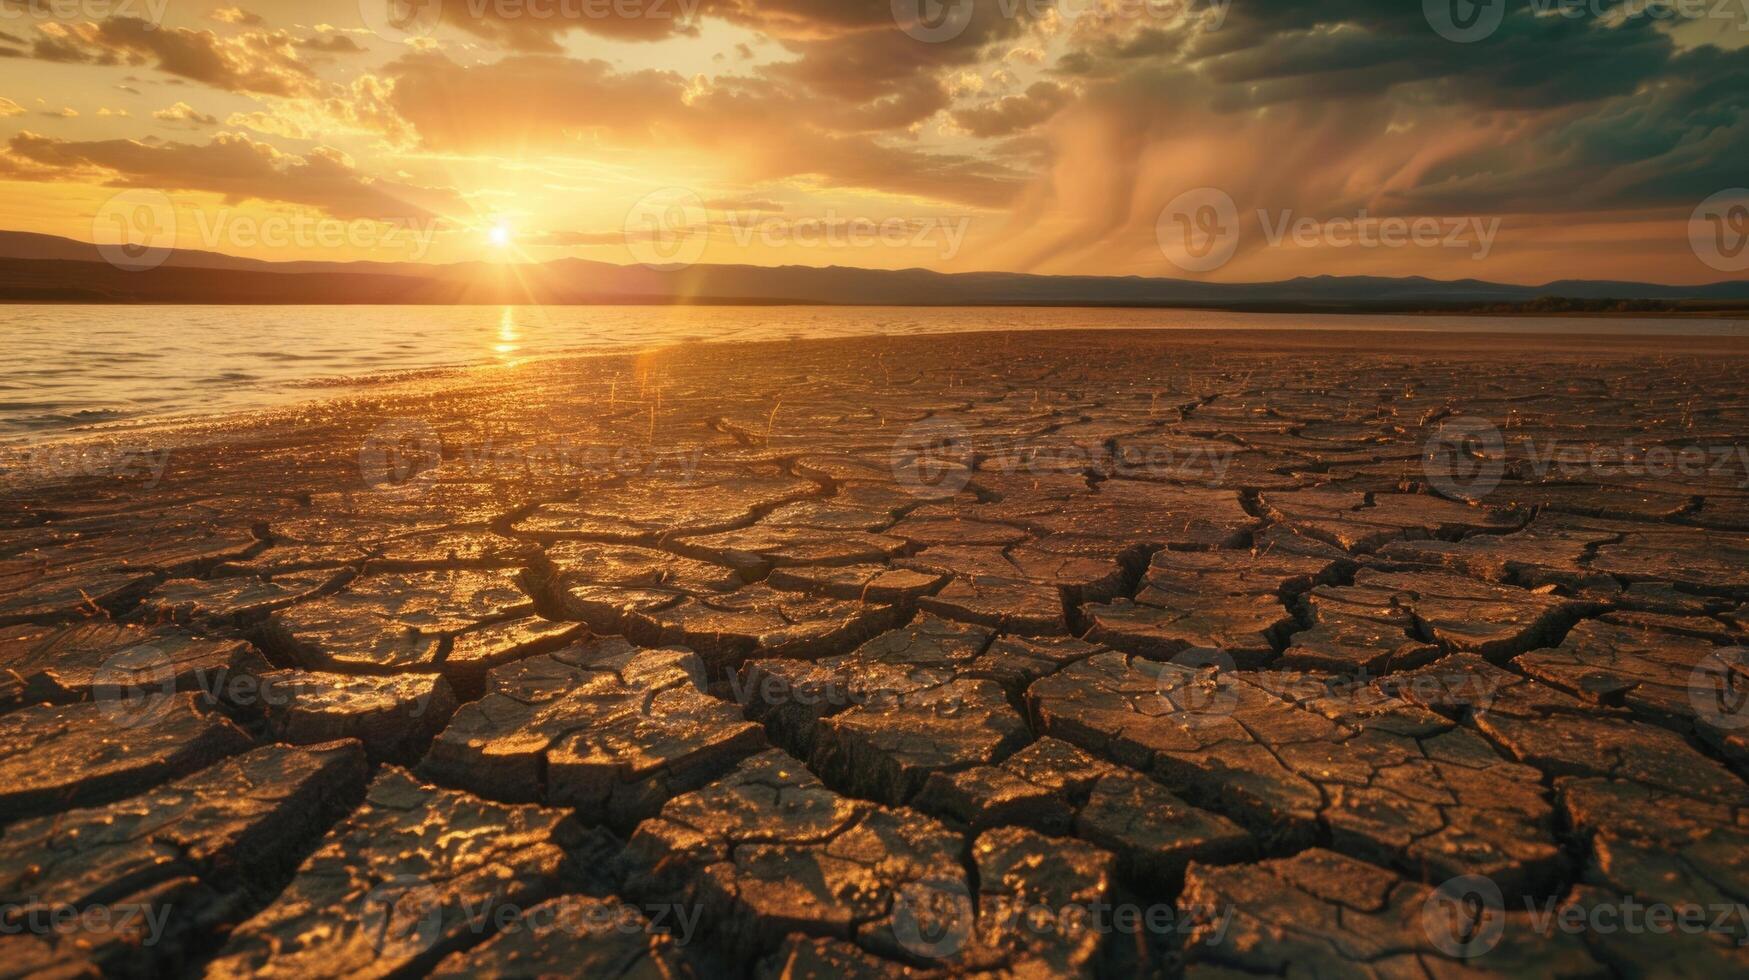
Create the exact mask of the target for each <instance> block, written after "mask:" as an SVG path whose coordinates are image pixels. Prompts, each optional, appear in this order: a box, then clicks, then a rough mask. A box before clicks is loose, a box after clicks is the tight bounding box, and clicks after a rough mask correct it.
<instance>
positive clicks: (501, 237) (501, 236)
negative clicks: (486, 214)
mask: <svg viewBox="0 0 1749 980" xmlns="http://www.w3.org/2000/svg"><path fill="white" fill-rule="evenodd" d="M486 240H487V241H489V242H491V243H492V247H493V248H505V247H507V246H508V245H509V244H510V229H509V228H507V227H505V226H504V225H493V226H492V230H491V231H488V232H487V233H486Z"/></svg>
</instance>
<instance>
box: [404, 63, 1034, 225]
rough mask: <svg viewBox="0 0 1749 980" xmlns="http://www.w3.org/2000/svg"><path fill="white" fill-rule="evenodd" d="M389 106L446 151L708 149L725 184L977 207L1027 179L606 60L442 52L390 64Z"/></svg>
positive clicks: (812, 112)
mask: <svg viewBox="0 0 1749 980" xmlns="http://www.w3.org/2000/svg"><path fill="white" fill-rule="evenodd" d="M386 75H387V76H388V79H389V80H390V81H391V82H392V84H393V88H392V89H391V90H390V94H389V96H388V102H389V104H390V105H391V106H392V107H393V108H394V110H395V111H396V112H397V113H398V114H399V115H400V117H401V118H403V119H405V120H406V122H407V123H408V124H409V125H410V126H411V127H412V128H413V130H414V132H415V133H417V136H418V138H419V141H420V142H421V144H423V145H424V146H426V147H427V148H430V149H433V150H437V151H441V152H460V153H486V154H492V153H502V152H516V153H524V152H543V153H564V152H569V151H575V150H577V149H578V148H579V147H580V146H590V145H594V144H596V143H606V144H608V145H612V146H617V147H622V148H628V149H639V150H645V151H652V152H683V153H708V154H712V155H713V157H714V158H715V159H717V160H719V161H720V162H721V163H722V165H723V167H724V168H725V171H726V173H725V179H727V180H738V181H741V182H744V183H759V182H764V181H775V180H784V179H790V178H804V177H805V178H808V179H811V180H814V181H817V182H819V183H820V184H822V185H824V186H828V187H840V188H866V189H871V190H879V191H889V192H893V193H901V194H910V195H915V196H920V197H927V198H933V199H936V200H942V201H951V202H957V203H963V204H972V205H977V206H980V207H994V206H999V205H1001V204H1003V203H1005V202H1006V201H1008V200H1009V199H1010V198H1011V197H1012V195H1013V194H1014V192H1015V191H1016V189H1017V188H1018V187H1019V182H1020V180H1021V177H1022V175H1020V174H1018V173H1016V172H1015V171H1013V170H1011V169H1009V168H1008V167H1006V166H1004V165H1002V164H1000V163H996V162H992V161H988V160H982V159H979V158H977V157H974V156H969V155H965V154H951V153H937V152H930V151H926V150H922V149H918V148H916V147H913V146H907V145H894V144H892V143H888V142H885V141H883V140H881V139H878V138H876V137H874V136H872V135H869V134H866V133H862V132H859V131H854V127H852V129H853V131H850V132H846V131H845V129H846V127H845V124H844V120H842V119H838V118H835V116H836V113H835V110H834V107H832V106H830V105H824V106H822V105H820V104H818V103H816V102H814V101H813V100H810V99H807V98H805V97H802V96H799V95H797V94H795V93H793V92H791V91H788V90H786V89H785V88H784V87H783V86H781V85H778V84H776V83H775V82H772V81H771V80H768V79H760V78H727V79H719V80H717V81H716V82H715V83H712V84H709V85H704V86H700V85H697V84H695V83H694V81H693V80H689V79H686V78H684V77H682V76H680V75H679V74H677V73H673V72H662V71H654V70H642V71H636V72H623V73H622V72H619V71H617V70H615V69H614V68H613V66H611V65H609V64H608V63H607V62H605V61H599V60H597V61H577V60H573V59H567V58H557V57H548V56H542V55H515V56H511V57H507V58H504V59H501V60H499V61H496V62H491V63H488V64H475V65H460V64H457V63H455V62H453V61H451V60H449V59H448V58H446V57H444V56H442V55H438V54H418V55H408V56H405V57H403V58H401V59H400V60H399V61H397V62H395V63H394V64H392V65H390V66H389V68H388V70H387V72H386Z"/></svg>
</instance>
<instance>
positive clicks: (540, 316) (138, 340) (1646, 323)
mask: <svg viewBox="0 0 1749 980" xmlns="http://www.w3.org/2000/svg"><path fill="white" fill-rule="evenodd" d="M1004 329H1006V330H1066V329H1163V330H1173V329H1177V330H1186V329H1226V330H1257V329H1305V330H1376V331H1385V330H1413V331H1441V332H1476V331H1480V332H1512V333H1560V334H1633V335H1670V336H1677V335H1713V336H1718V335H1728V336H1743V335H1749V321H1743V320H1700V319H1593V318H1585V319H1552V318H1525V317H1461V316H1454V317H1443V316H1442V317H1424V316H1349V315H1301V314H1259V313H1226V312H1216V311H1202V310H1136V309H1081V308H1010V307H999V308H989V307H953V308H918V307H808V306H760V307H754V306H731V307H724V306H561V307H539V306H522V307H500V306H492V307H479V306H388V307H381V306H47V305H45V306H32V305H14V306H0V336H4V337H5V338H6V341H7V342H6V345H5V358H6V362H7V363H6V370H5V373H4V375H3V380H0V440H4V441H7V442H13V443H16V442H19V441H32V442H34V441H39V440H43V439H54V438H58V437H62V436H67V435H72V434H76V433H81V432H84V431H86V430H88V429H91V428H93V427H110V426H123V425H127V424H138V423H156V422H166V421H171V420H176V419H183V418H190V417H198V416H204V415H212V414H216V413H223V412H233V411H240V410H246V409H253V408H266V407H271V406H274V405H282V404H286V403H288V402H293V401H297V400H303V399H312V398H319V397H324V396H327V395H332V394H337V393H340V392H339V391H338V390H337V389H343V388H344V387H345V386H347V385H360V384H367V383H373V382H377V381H381V380H385V379H389V378H393V377H394V376H396V375H401V374H406V373H408V372H413V371H426V370H431V369H435V368H450V367H458V368H459V367H480V366H487V367H489V366H492V365H511V364H516V363H519V362H521V361H524V360H527V359H530V358H536V357H550V356H554V355H559V354H569V353H601V352H611V351H624V350H635V349H644V348H651V347H659V346H662V345H666V344H674V343H681V342H687V341H720V340H736V341H748V340H785V339H801V338H816V337H850V336H862V335H905V334H922V333H948V332H961V331H975V330H1004Z"/></svg>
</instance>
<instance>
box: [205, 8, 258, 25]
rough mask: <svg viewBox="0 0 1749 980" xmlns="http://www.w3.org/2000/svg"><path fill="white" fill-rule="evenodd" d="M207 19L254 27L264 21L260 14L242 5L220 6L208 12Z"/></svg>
mask: <svg viewBox="0 0 1749 980" xmlns="http://www.w3.org/2000/svg"><path fill="white" fill-rule="evenodd" d="M207 19H208V20H212V21H217V22H218V23H220V24H238V25H242V26H244V27H253V26H256V25H258V24H261V23H264V21H262V19H261V15H260V14H254V13H250V12H249V11H247V10H244V9H243V8H242V7H219V8H218V9H216V10H214V11H213V12H211V13H209V14H207Z"/></svg>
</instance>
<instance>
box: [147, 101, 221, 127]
mask: <svg viewBox="0 0 1749 980" xmlns="http://www.w3.org/2000/svg"><path fill="white" fill-rule="evenodd" d="M152 118H153V119H156V120H158V121H160V122H167V123H174V124H178V125H186V126H190V127H195V126H217V125H218V124H219V120H218V118H217V117H215V116H209V115H207V114H206V113H204V112H199V111H196V109H195V108H194V107H193V106H191V105H189V104H188V103H186V102H178V103H176V104H175V105H173V106H171V107H170V108H168V109H159V110H158V111H157V112H154V113H152Z"/></svg>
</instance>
